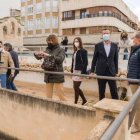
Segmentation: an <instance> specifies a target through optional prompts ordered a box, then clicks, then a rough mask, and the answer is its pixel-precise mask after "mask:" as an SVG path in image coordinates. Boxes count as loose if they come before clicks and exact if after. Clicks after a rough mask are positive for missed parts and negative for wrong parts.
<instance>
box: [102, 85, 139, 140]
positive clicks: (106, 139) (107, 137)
mask: <svg viewBox="0 0 140 140" xmlns="http://www.w3.org/2000/svg"><path fill="white" fill-rule="evenodd" d="M139 99H140V88H138V90H137V91H136V93H135V94H134V95H133V97H132V98H131V100H130V101H129V102H128V104H127V105H126V106H125V107H124V109H123V111H122V112H121V113H120V114H119V115H118V117H117V118H116V119H115V120H114V121H113V123H112V124H111V126H110V127H109V128H108V129H107V130H106V132H105V133H104V135H103V136H102V137H101V139H100V140H112V138H113V136H114V135H115V133H116V132H117V130H118V128H119V127H120V125H121V124H122V122H123V120H124V119H125V118H126V116H127V115H128V114H130V113H131V112H133V109H135V105H136V104H137V102H138V100H139ZM131 110H132V111H131ZM135 111H136V110H135ZM129 121H131V120H130V117H129ZM131 122H132V121H131ZM130 126H131V124H129V128H130ZM129 128H128V129H129Z"/></svg>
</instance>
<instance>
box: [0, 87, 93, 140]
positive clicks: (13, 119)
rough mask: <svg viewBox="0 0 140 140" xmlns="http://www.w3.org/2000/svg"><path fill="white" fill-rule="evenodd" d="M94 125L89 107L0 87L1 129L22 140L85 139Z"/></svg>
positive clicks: (0, 130) (4, 132)
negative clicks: (36, 96) (54, 100)
mask: <svg viewBox="0 0 140 140" xmlns="http://www.w3.org/2000/svg"><path fill="white" fill-rule="evenodd" d="M94 125H95V111H94V110H92V109H91V108H87V107H81V106H74V105H68V104H64V103H60V102H53V101H49V100H43V99H39V98H35V97H33V96H32V97H31V96H27V95H22V94H19V93H16V92H10V91H8V90H3V89H0V132H1V133H2V134H5V135H10V136H13V137H15V138H18V139H22V140H85V138H86V137H87V135H88V133H89V132H90V130H92V128H93V127H94Z"/></svg>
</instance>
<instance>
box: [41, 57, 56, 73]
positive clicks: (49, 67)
mask: <svg viewBox="0 0 140 140" xmlns="http://www.w3.org/2000/svg"><path fill="white" fill-rule="evenodd" d="M41 68H42V69H44V70H46V71H56V70H57V64H56V62H55V59H54V58H52V57H47V58H45V59H44V61H43V63H42V65H41Z"/></svg>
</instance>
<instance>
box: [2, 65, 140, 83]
mask: <svg viewBox="0 0 140 140" xmlns="http://www.w3.org/2000/svg"><path fill="white" fill-rule="evenodd" d="M0 68H3V69H11V70H19V71H28V72H39V73H45V74H55V75H66V76H80V77H85V78H93V79H104V80H114V81H128V82H131V83H140V79H130V78H121V77H109V76H97V75H87V74H74V73H69V72H54V71H44V70H33V69H23V68H12V67H2V66H0Z"/></svg>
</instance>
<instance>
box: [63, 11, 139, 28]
mask: <svg viewBox="0 0 140 140" xmlns="http://www.w3.org/2000/svg"><path fill="white" fill-rule="evenodd" d="M87 18H88V19H87ZM97 18H99V19H100V21H101V23H99V24H101V25H103V23H102V21H104V20H105V21H107V20H108V21H109V20H110V19H113V20H114V21H117V22H120V24H123V23H124V24H125V26H129V28H132V29H133V30H136V29H137V24H135V23H133V22H131V21H130V20H129V21H128V20H126V19H122V18H121V16H120V15H118V14H117V13H96V14H87V15H86V16H82V17H80V16H76V17H74V16H73V17H66V18H62V21H63V22H62V24H63V25H64V24H65V23H68V22H69V25H70V26H71V24H70V21H71V22H72V23H74V22H75V23H76V22H77V23H78V24H74V25H75V26H76V25H79V24H80V22H82V23H83V22H84V23H83V24H84V26H81V27H85V26H88V24H89V21H91V20H93V21H94V22H95V23H97V22H96V21H95V19H96V20H98V19H97ZM86 20H87V23H85V22H86ZM118 20H119V21H118ZM112 22H113V21H112V20H110V23H109V25H110V24H111V23H112ZM121 22H123V23H121ZM95 23H93V24H95ZM93 24H92V25H91V26H93ZM104 24H105V22H104ZM95 25H96V26H97V25H98V24H95ZM95 25H94V26H95ZM105 25H106V24H105ZM109 25H108V24H107V26H109ZM123 26H124V25H123ZM62 27H63V26H62ZM67 27H69V26H67ZM78 27H79V26H78ZM116 27H117V26H116ZM72 28H74V27H72Z"/></svg>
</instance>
